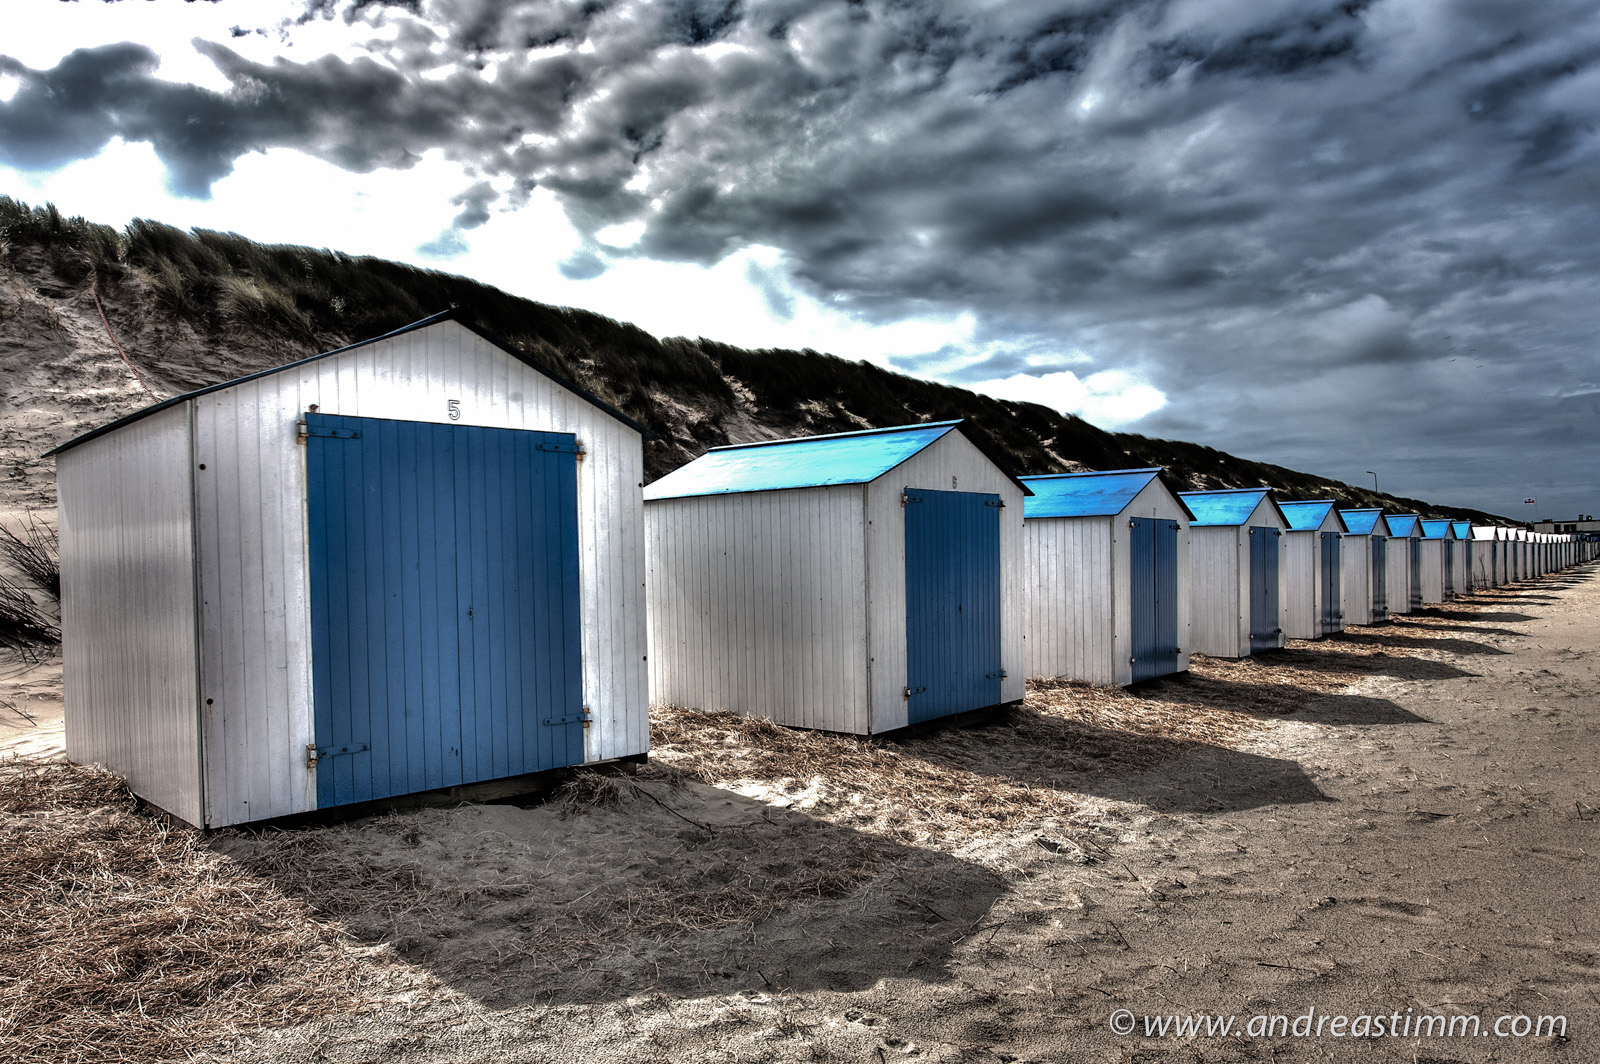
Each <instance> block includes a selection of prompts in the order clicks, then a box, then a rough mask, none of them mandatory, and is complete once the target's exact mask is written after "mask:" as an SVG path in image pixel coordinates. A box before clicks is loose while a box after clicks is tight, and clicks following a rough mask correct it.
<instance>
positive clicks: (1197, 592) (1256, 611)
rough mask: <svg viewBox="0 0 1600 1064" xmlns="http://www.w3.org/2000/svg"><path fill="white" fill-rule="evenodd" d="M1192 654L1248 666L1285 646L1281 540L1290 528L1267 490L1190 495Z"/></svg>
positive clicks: (1187, 501) (1186, 496)
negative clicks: (1242, 660)
mask: <svg viewBox="0 0 1600 1064" xmlns="http://www.w3.org/2000/svg"><path fill="white" fill-rule="evenodd" d="M1178 497H1179V498H1180V499H1182V500H1183V502H1184V505H1186V506H1187V507H1189V511H1190V513H1192V514H1193V515H1194V519H1193V520H1192V521H1191V522H1190V524H1189V574H1190V579H1189V588H1190V590H1189V611H1190V614H1189V616H1190V631H1191V632H1192V633H1193V635H1192V642H1193V644H1194V646H1193V649H1194V650H1196V651H1198V652H1199V653H1201V654H1206V655H1209V656H1211V657H1215V658H1243V657H1248V656H1249V655H1251V654H1254V653H1257V652H1258V651H1262V650H1271V649H1274V648H1276V647H1281V646H1283V643H1284V635H1283V609H1282V601H1283V574H1282V566H1281V565H1280V563H1279V556H1280V550H1279V540H1280V539H1281V538H1282V536H1283V533H1284V532H1285V531H1286V530H1287V529H1288V527H1289V522H1288V521H1287V520H1286V519H1285V518H1284V516H1283V511H1282V510H1280V509H1279V508H1278V503H1277V501H1276V500H1274V499H1273V497H1272V492H1271V491H1270V490H1269V489H1267V488H1246V489H1242V490H1224V491H1185V492H1179V494H1178Z"/></svg>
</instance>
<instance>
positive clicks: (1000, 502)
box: [983, 499, 1006, 510]
mask: <svg viewBox="0 0 1600 1064" xmlns="http://www.w3.org/2000/svg"><path fill="white" fill-rule="evenodd" d="M983 505H985V506H993V507H996V508H998V509H1001V510H1004V509H1005V508H1006V501H1005V500H1004V499H985V500H983Z"/></svg>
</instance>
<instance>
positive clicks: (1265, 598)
mask: <svg viewBox="0 0 1600 1064" xmlns="http://www.w3.org/2000/svg"><path fill="white" fill-rule="evenodd" d="M1278 536H1279V532H1278V530H1277V529H1275V528H1252V529H1251V530H1250V653H1252V654H1254V653H1255V652H1256V651H1258V650H1272V649H1274V648H1276V647H1277V646H1279V645H1280V639H1279V634H1280V632H1281V630H1282V628H1281V624H1280V614H1279V612H1278V611H1279V606H1278Z"/></svg>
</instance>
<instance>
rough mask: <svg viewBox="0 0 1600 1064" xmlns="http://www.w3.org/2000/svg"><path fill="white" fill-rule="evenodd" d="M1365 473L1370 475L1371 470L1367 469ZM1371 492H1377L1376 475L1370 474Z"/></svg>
mask: <svg viewBox="0 0 1600 1064" xmlns="http://www.w3.org/2000/svg"><path fill="white" fill-rule="evenodd" d="M1367 472H1368V473H1372V470H1370V469H1369V470H1367ZM1372 490H1373V492H1374V493H1376V492H1377V490H1378V474H1376V473H1372Z"/></svg>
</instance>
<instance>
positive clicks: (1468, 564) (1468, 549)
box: [1450, 521, 1477, 595]
mask: <svg viewBox="0 0 1600 1064" xmlns="http://www.w3.org/2000/svg"><path fill="white" fill-rule="evenodd" d="M1450 527H1451V528H1452V529H1454V530H1455V533H1456V548H1455V551H1456V563H1455V570H1454V580H1453V581H1452V584H1451V587H1452V590H1454V591H1455V593H1456V594H1457V595H1465V594H1467V593H1469V592H1470V591H1472V589H1473V588H1474V587H1475V586H1477V585H1476V583H1475V577H1474V575H1473V570H1472V563H1473V561H1474V560H1475V559H1474V558H1473V552H1474V550H1475V549H1476V548H1474V547H1473V538H1472V522H1471V521H1451V522H1450Z"/></svg>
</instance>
